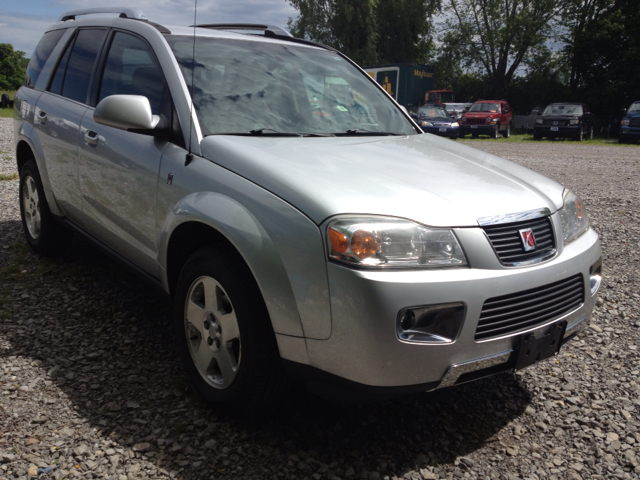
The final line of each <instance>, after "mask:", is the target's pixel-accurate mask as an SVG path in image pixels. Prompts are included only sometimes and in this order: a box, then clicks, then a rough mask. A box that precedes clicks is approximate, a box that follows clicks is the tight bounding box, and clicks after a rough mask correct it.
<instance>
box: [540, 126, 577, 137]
mask: <svg viewBox="0 0 640 480" xmlns="http://www.w3.org/2000/svg"><path fill="white" fill-rule="evenodd" d="M533 131H534V132H535V133H537V134H538V135H540V136H542V137H563V138H564V137H576V136H578V133H579V132H580V126H579V125H565V126H552V125H534V127H533Z"/></svg>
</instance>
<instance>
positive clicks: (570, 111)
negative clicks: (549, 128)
mask: <svg viewBox="0 0 640 480" xmlns="http://www.w3.org/2000/svg"><path fill="white" fill-rule="evenodd" d="M542 115H565V116H569V115H582V105H549V106H548V107H547V108H545V109H544V112H542Z"/></svg>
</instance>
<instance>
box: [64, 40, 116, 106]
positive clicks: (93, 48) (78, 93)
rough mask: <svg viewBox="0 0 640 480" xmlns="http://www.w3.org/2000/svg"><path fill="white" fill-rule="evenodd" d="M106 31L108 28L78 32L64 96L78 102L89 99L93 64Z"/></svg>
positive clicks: (72, 51) (68, 69)
mask: <svg viewBox="0 0 640 480" xmlns="http://www.w3.org/2000/svg"><path fill="white" fill-rule="evenodd" d="M106 33H107V32H106V30H80V31H79V32H78V36H77V38H76V41H75V43H74V44H73V49H72V50H71V56H70V57H69V64H68V65H67V71H66V73H65V75H64V82H63V84H62V95H63V96H65V97H67V98H71V99H72V100H77V101H78V102H83V103H84V102H86V101H87V91H88V90H89V81H90V80H91V74H92V73H93V66H94V64H95V62H96V57H97V56H98V52H99V51H100V47H101V46H102V42H103V41H104V37H105V35H106Z"/></svg>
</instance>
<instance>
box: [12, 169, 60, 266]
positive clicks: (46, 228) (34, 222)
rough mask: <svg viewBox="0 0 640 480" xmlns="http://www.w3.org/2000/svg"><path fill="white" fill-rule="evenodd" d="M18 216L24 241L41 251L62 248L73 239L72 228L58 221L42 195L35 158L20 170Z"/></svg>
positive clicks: (58, 250)
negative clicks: (20, 220)
mask: <svg viewBox="0 0 640 480" xmlns="http://www.w3.org/2000/svg"><path fill="white" fill-rule="evenodd" d="M19 192H20V193H19V195H20V217H21V219H22V228H23V230H24V234H25V237H26V239H27V243H28V244H29V245H30V246H31V248H32V249H33V250H34V251H35V252H36V253H39V254H40V255H56V254H59V253H62V252H64V251H65V250H66V249H67V248H68V247H69V245H70V244H71V240H72V239H73V230H71V229H70V228H68V227H66V226H64V225H62V224H61V223H59V222H58V220H57V219H56V217H55V216H54V215H53V213H51V209H50V208H49V204H48V203H47V198H46V197H45V195H44V188H43V186H42V179H41V178H40V172H39V171H38V166H37V165H36V162H35V160H27V161H26V162H25V164H24V165H23V166H22V169H21V170H20V189H19Z"/></svg>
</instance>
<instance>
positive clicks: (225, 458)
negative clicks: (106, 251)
mask: <svg viewBox="0 0 640 480" xmlns="http://www.w3.org/2000/svg"><path fill="white" fill-rule="evenodd" d="M11 136H12V130H11V124H10V121H9V120H6V119H0V152H3V153H0V173H12V172H15V166H14V163H13V157H12V154H11V153H5V152H12V144H11V141H12V140H11ZM468 143H470V144H472V145H475V146H478V147H480V148H483V149H485V150H490V151H492V152H493V153H497V154H499V155H501V156H504V157H507V158H509V159H511V160H513V161H515V162H518V163H520V164H523V165H525V166H527V167H530V168H533V169H535V170H537V171H540V172H542V173H544V174H546V175H548V176H550V177H552V178H555V179H557V180H559V181H560V182H562V183H565V184H566V185H568V186H570V187H572V188H573V189H574V190H575V191H576V192H577V193H578V194H579V195H580V196H582V198H583V199H584V200H585V203H586V204H587V209H588V211H589V214H590V217H591V220H592V223H593V225H594V226H595V228H596V229H597V230H598V232H599V233H600V235H601V238H602V241H603V247H604V254H605V255H604V260H605V282H604V286H603V288H602V294H601V297H600V298H601V301H599V305H598V308H597V310H596V312H595V316H594V319H593V322H592V325H591V327H590V328H589V329H588V330H587V331H586V332H584V333H583V334H581V336H580V338H578V339H577V340H576V341H574V342H572V343H570V344H569V345H568V346H566V347H565V348H563V350H562V352H561V354H560V355H559V356H558V357H556V358H554V359H550V360H547V361H545V362H543V363H542V364H538V365H535V366H533V367H531V368H529V369H527V370H524V371H522V372H519V373H518V374H516V375H512V374H503V375H498V376H495V377H491V378H488V379H484V380H480V381H477V382H474V383H471V384H467V385H462V386H459V387H455V388H452V389H448V390H443V391H438V392H436V393H432V394H421V395H414V396H410V397H407V398H402V399H398V400H393V401H389V402H386V403H382V404H370V405H360V406H349V405H347V406H344V405H335V404H331V403H327V402H325V401H323V400H320V399H318V398H316V397H314V396H312V395H309V394H307V393H305V392H302V391H297V390H296V391H294V392H292V394H291V397H290V398H289V399H288V400H287V401H285V402H283V403H282V404H280V405H278V406H277V407H275V408H272V409H270V410H266V411H262V412H259V413H258V414H254V412H244V413H243V414H238V413H229V412H226V411H221V410H218V409H215V408H210V407H208V406H207V405H205V404H203V403H202V402H201V401H200V400H199V399H198V398H196V397H195V395H194V394H193V393H192V392H191V391H190V390H189V388H188V387H187V385H186V384H185V380H184V377H183V375H182V373H181V368H180V364H179V361H178V358H177V352H176V350H175V348H174V346H173V343H172V335H171V326H170V323H171V322H170V314H169V309H170V305H169V302H168V300H167V299H166V298H164V297H163V296H162V295H160V294H158V293H157V292H156V291H155V290H153V289H151V288H150V287H148V286H147V285H145V284H144V283H142V282H140V281H139V280H137V279H136V278H135V277H132V276H130V275H129V274H128V273H127V272H126V271H125V270H123V269H122V268H121V267H120V266H119V265H118V264H116V263H114V262H112V261H111V260H110V259H108V258H106V257H104V256H103V255H102V254H101V253H100V252H98V251H97V250H96V249H95V248H94V247H92V246H91V245H90V244H88V243H87V242H85V241H82V240H75V241H74V245H73V248H72V250H71V252H70V253H69V254H67V255H66V256H65V257H63V258H60V259H55V260H50V259H42V258H38V257H36V256H35V255H33V254H32V253H31V252H30V250H29V248H28V247H27V246H26V245H25V243H24V241H23V239H22V232H21V227H20V221H19V209H18V202H17V184H18V182H17V180H9V181H6V180H5V181H0V468H1V470H0V478H4V477H6V478H12V479H13V478H24V479H26V478H28V476H29V474H35V475H37V471H38V470H37V469H38V468H44V467H48V466H56V467H57V468H56V469H54V470H53V471H52V472H50V473H49V474H44V473H42V474H40V475H39V477H40V478H55V479H60V478H65V477H68V478H83V479H91V478H107V479H114V480H129V479H138V478H152V479H156V478H157V479H165V478H184V479H208V478H216V479H237V478H248V479H263V478H264V479H273V480H279V479H294V478H296V479H297V478H299V479H303V478H307V479H310V480H311V479H313V480H320V479H335V478H340V479H370V480H376V479H384V478H389V479H393V478H406V479H416V480H418V479H436V478H447V479H452V478H483V479H484V478H500V479H505V480H512V479H517V478H523V479H524V478H527V479H534V480H535V479H565V478H567V479H573V478H575V479H582V478H596V479H599V478H602V479H604V478H607V479H609V478H638V477H639V473H640V463H639V462H640V413H639V412H640V400H639V385H638V384H639V383H640V379H639V373H640V372H639V370H640V362H639V359H638V355H639V349H640V340H639V335H638V333H639V330H640V311H639V308H638V304H639V302H638V293H639V292H640V288H639V286H640V280H639V274H638V271H639V270H640V269H639V266H640V265H639V260H638V259H639V254H638V249H639V246H640V245H639V240H640V229H639V215H640V213H639V212H640V208H639V205H638V204H639V202H640V195H639V192H638V185H639V180H640V178H639V175H640V147H637V146H627V147H619V146H616V145H612V146H590V145H584V144H582V145H577V144H566V143H548V142H544V143H534V142H531V143H521V144H510V143H504V142H501V141H500V140H498V141H491V142H489V141H475V142H472V141H470V142H468Z"/></svg>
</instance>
